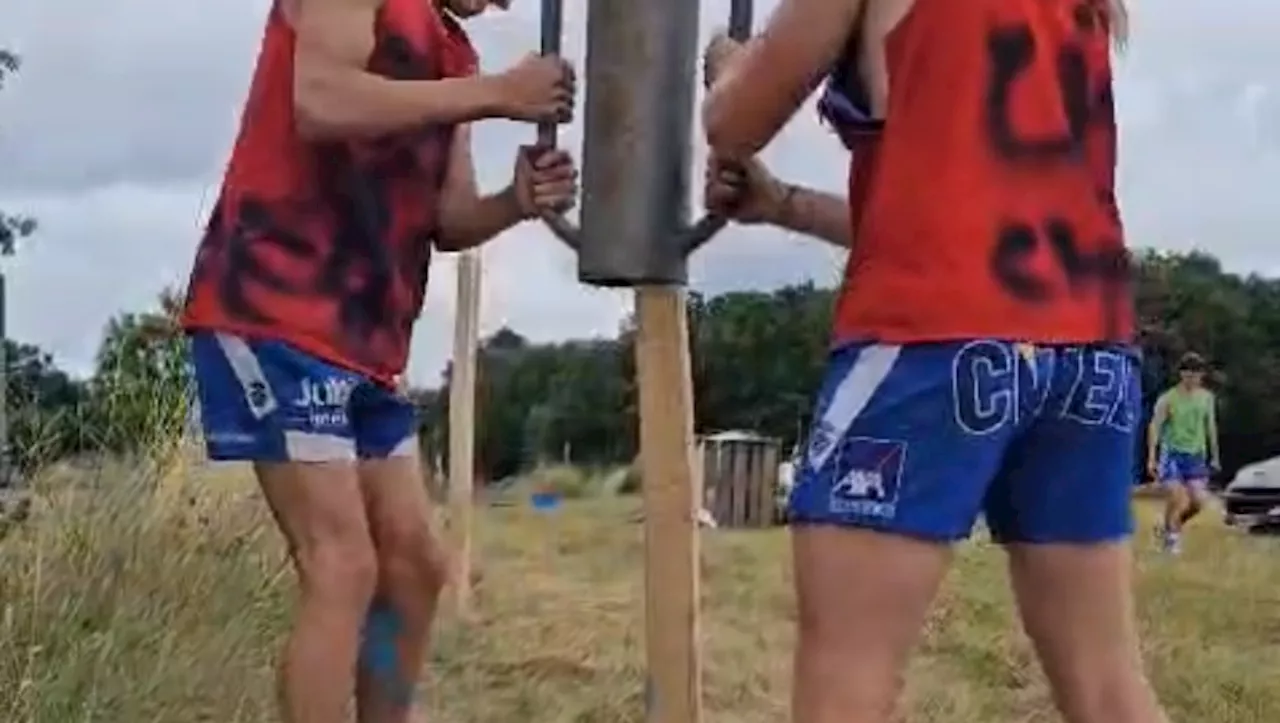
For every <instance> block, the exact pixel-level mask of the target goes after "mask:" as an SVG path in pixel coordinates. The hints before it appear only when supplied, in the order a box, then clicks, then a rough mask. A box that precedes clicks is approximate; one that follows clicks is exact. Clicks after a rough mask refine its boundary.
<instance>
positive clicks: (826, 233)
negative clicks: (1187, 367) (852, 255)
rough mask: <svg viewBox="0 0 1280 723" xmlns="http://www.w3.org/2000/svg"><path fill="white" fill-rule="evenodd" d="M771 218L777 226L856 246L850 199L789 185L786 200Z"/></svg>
mask: <svg viewBox="0 0 1280 723" xmlns="http://www.w3.org/2000/svg"><path fill="white" fill-rule="evenodd" d="M769 221H770V222H771V223H773V224H774V225H775V226H780V227H782V228H785V229H787V230H789V231H795V232H796V233H802V234H805V235H807V236H813V237H815V238H818V239H821V240H823V241H826V242H827V243H830V244H834V245H836V246H839V247H841V248H851V247H852V245H853V223H852V220H851V218H850V216H849V203H848V201H847V200H846V199H844V198H843V197H841V196H837V195H835V194H831V193H826V192H825V191H818V190H814V189H811V188H804V187H802V186H788V188H787V190H786V191H785V193H784V194H783V200H782V203H780V204H779V205H778V209H777V211H776V212H775V213H774V214H773V218H770V219H769Z"/></svg>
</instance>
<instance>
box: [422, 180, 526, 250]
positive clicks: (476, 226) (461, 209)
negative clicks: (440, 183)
mask: <svg viewBox="0 0 1280 723" xmlns="http://www.w3.org/2000/svg"><path fill="white" fill-rule="evenodd" d="M523 220H524V214H522V213H521V212H520V204H519V203H517V202H516V194H515V189H513V188H511V187H508V188H506V189H504V190H502V191H500V192H498V193H495V194H491V195H487V196H479V195H477V196H472V197H471V198H466V199H460V200H458V201H456V202H454V203H451V204H447V205H444V206H442V207H441V210H440V226H439V229H438V231H437V234H436V248H439V249H440V250H441V251H463V250H465V249H469V248H474V247H476V246H480V245H481V244H483V243H485V242H486V241H489V240H490V239H492V238H493V237H495V236H497V235H498V234H500V233H502V232H503V231H506V230H507V229H509V228H511V227H512V226H515V225H516V224H518V223H520V222H521V221H523Z"/></svg>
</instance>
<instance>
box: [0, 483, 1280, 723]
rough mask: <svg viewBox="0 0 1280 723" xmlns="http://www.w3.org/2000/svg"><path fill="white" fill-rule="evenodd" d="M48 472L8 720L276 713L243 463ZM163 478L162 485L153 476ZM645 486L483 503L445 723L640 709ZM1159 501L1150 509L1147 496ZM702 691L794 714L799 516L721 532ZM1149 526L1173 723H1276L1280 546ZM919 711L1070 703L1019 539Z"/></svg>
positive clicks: (545, 720) (959, 620)
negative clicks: (639, 515)
mask: <svg viewBox="0 0 1280 723" xmlns="http://www.w3.org/2000/svg"><path fill="white" fill-rule="evenodd" d="M79 474H80V473H76V474H73V473H70V472H64V473H61V474H57V475H54V478H52V479H49V480H45V481H44V482H43V483H42V485H41V487H40V489H39V494H38V495H37V498H36V504H35V507H34V509H33V517H32V519H31V520H29V521H28V522H27V523H26V524H24V525H22V526H20V527H17V528H15V529H12V530H11V531H10V532H9V534H8V535H7V536H6V537H5V538H4V539H3V540H0V641H3V645H0V721H6V722H9V721H11V722H12V723H80V722H85V723H88V722H90V721H93V722H95V723H147V722H157V723H200V722H203V721H210V722H213V721H216V722H217V723H244V722H255V723H256V722H259V721H261V722H264V723H265V722H267V721H274V720H275V717H274V714H273V709H272V705H273V693H272V682H273V673H272V662H273V657H274V654H275V651H276V648H277V645H278V643H279V641H280V640H281V637H282V635H283V634H284V632H285V630H286V626H287V622H288V614H289V606H290V602H291V595H292V591H291V574H290V572H289V569H288V567H287V565H286V562H285V559H284V556H283V549H282V546H281V544H280V541H279V540H278V538H277V536H276V534H275V532H274V530H273V529H272V528H271V527H270V524H269V517H268V515H267V514H266V512H265V510H264V509H263V507H262V505H261V504H260V502H259V500H258V499H257V497H256V495H255V494H254V492H253V487H252V484H251V483H250V482H249V480H248V479H247V478H246V477H245V476H244V473H243V472H235V471H232V472H228V471H225V470H220V471H217V472H214V471H211V470H204V469H194V470H192V471H190V472H184V473H182V474H181V475H180V476H179V477H172V476H171V477H170V478H169V479H168V481H167V482H166V483H165V484H162V485H159V486H157V485H155V484H148V483H145V482H143V481H138V482H135V483H126V482H122V481H121V480H128V479H130V478H131V475H130V474H128V472H127V471H126V470H114V471H110V470H108V471H106V472H104V473H103V475H102V477H103V481H102V482H101V483H99V484H98V485H95V486H91V487H88V488H86V487H85V486H84V485H83V484H80V485H74V484H72V481H73V480H80V479H81V477H80V476H78V475H79ZM157 489H159V490H160V492H159V493H158V492H157ZM636 504H637V503H636V501H635V500H634V499H631V498H615V499H609V498H604V499H583V500H569V501H566V502H565V506H564V508H563V509H562V510H561V511H560V512H558V513H556V514H553V515H544V514H538V513H534V512H532V511H531V510H528V509H527V508H524V507H505V508H494V509H487V510H484V511H482V512H481V513H480V514H478V515H477V519H476V524H477V527H476V534H477V540H478V545H477V550H478V553H477V557H478V558H479V559H478V563H479V565H480V567H481V568H482V570H483V575H482V577H481V579H480V581H479V582H478V586H477V589H476V601H475V602H476V613H477V614H476V619H475V620H474V621H472V622H470V623H469V624H466V625H463V624H461V623H459V622H458V621H457V620H456V619H455V618H454V617H453V616H452V615H451V614H449V612H448V611H446V612H445V614H444V616H443V618H442V620H441V621H440V624H439V626H438V628H437V637H436V643H435V653H434V660H433V664H432V666H431V671H430V683H429V685H428V686H427V689H426V692H425V695H426V698H427V701H428V708H429V709H430V710H431V712H432V713H433V714H434V717H433V718H432V721H433V722H435V723H484V722H488V721H492V722H493V723H499V722H500V723H513V722H528V723H559V722H564V723H605V722H606V721H607V722H613V721H641V720H643V715H642V697H641V696H642V685H643V678H644V671H643V657H644V656H643V627H642V623H641V607H640V605H641V599H642V597H641V592H642V591H641V587H640V575H641V565H642V552H641V542H640V534H641V528H640V526H639V525H637V524H633V523H631V522H630V521H629V520H630V519H631V517H632V515H633V513H634V512H635V509H636ZM1139 504H1140V511H1141V512H1142V514H1144V515H1147V516H1149V515H1150V514H1151V509H1152V508H1151V506H1150V505H1151V503H1149V502H1145V501H1144V502H1141V503H1139ZM703 534H704V538H703V539H704V545H703V549H704V596H705V597H704V600H703V610H704V622H703V630H704V635H705V642H706V648H705V660H706V675H705V704H706V710H707V716H706V718H707V720H708V721H710V722H712V723H714V722H722V723H754V722H757V721H759V722H761V723H763V722H765V721H770V722H782V721H785V720H786V707H787V697H788V689H789V664H790V651H791V647H792V640H793V638H792V635H793V622H794V605H793V602H792V596H791V587H790V571H789V565H788V553H787V538H786V533H785V531H782V530H773V531H741V532H737V531H723V530H722V531H715V532H704V533H703ZM1148 537H1149V536H1141V537H1140V538H1139V548H1140V549H1139V554H1140V583H1139V593H1140V598H1141V615H1142V625H1143V629H1144V632H1145V635H1146V655H1147V659H1148V661H1149V664H1150V669H1151V674H1152V677H1153V679H1154V681H1155V683H1156V685H1157V686H1158V688H1159V690H1160V693H1161V695H1162V697H1163V699H1164V700H1165V702H1166V704H1167V706H1168V707H1169V711H1170V714H1171V717H1172V720H1173V721H1174V723H1181V722H1183V721H1185V722H1187V723H1275V722H1276V721H1280V675H1278V674H1277V671H1280V584H1278V583H1277V581H1278V580H1280V540H1266V539H1254V538H1249V537H1246V536H1244V535H1241V534H1238V533H1236V532H1233V531H1230V530H1226V529H1224V528H1222V527H1221V526H1220V524H1219V523H1218V521H1217V520H1216V519H1205V520H1199V521H1197V523H1196V524H1195V525H1194V526H1193V529H1192V530H1191V531H1190V532H1189V535H1188V539H1187V550H1186V553H1185V554H1184V556H1183V558H1181V559H1179V560H1177V561H1176V562H1175V561H1170V560H1167V559H1165V558H1163V557H1160V556H1158V555H1157V554H1155V551H1154V550H1153V549H1152V548H1151V544H1150V542H1149V540H1148V539H1147V538H1148ZM904 713H905V719H906V720H907V721H911V722H912V723H944V722H945V723H1029V722H1032V721H1055V720H1057V718H1056V716H1055V715H1054V713H1053V712H1052V709H1051V707H1050V704H1049V698H1048V693H1047V690H1046V688H1045V685H1044V682H1043V679H1042V678H1041V676H1040V674H1039V672H1038V671H1037V669H1036V667H1035V665H1034V662H1033V658H1032V656H1031V654H1030V651H1029V647H1028V644H1027V643H1026V641H1025V640H1024V639H1023V638H1022V636H1021V634H1020V633H1019V632H1018V628H1017V625H1016V622H1015V621H1014V618H1013V616H1012V608H1011V602H1010V597H1009V594H1008V592H1007V588H1006V585H1005V579H1004V568H1003V560H1002V556H1001V554H1000V551H999V550H998V549H997V548H994V547H992V546H990V545H987V544H985V543H982V542H973V543H970V544H967V545H965V546H964V547H963V549H962V551H961V553H960V555H959V559H958V562H957V566H956V569H955V571H954V572H953V574H952V575H951V577H950V579H949V582H948V584H947V586H946V589H945V592H944V593H943V595H942V597H941V599H940V600H939V602H938V605H937V607H936V610H935V613H934V615H933V617H932V619H931V620H930V624H929V627H928V633H927V636H926V640H925V643H924V644H923V646H922V649H921V651H920V654H919V655H918V656H917V658H916V660H915V662H914V664H913V666H912V668H911V671H910V675H909V680H908V689H907V696H906V701H905V710H904Z"/></svg>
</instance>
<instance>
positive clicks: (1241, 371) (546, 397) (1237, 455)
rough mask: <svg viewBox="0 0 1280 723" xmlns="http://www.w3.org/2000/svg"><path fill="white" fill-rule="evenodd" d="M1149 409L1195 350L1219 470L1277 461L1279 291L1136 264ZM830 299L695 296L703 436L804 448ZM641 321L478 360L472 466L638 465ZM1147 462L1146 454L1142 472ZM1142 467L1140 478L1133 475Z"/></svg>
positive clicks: (433, 395) (1151, 261)
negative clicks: (598, 335)
mask: <svg viewBox="0 0 1280 723" xmlns="http://www.w3.org/2000/svg"><path fill="white" fill-rule="evenodd" d="M1137 262H1138V263H1137V264H1136V268H1137V281H1136V285H1135V286H1136V303H1137V308H1138V316H1139V319H1140V322H1139V339H1138V340H1139V344H1140V346H1141V349H1142V352H1143V365H1142V374H1143V390H1144V397H1145V399H1144V402H1145V404H1144V410H1145V412H1146V413H1148V414H1149V412H1150V409H1151V406H1152V404H1153V403H1154V400H1155V397H1156V396H1157V395H1158V394H1159V393H1160V392H1161V391H1162V390H1163V389H1164V388H1165V387H1166V386H1167V385H1169V384H1170V383H1172V382H1173V381H1174V377H1175V373H1174V368H1175V366H1176V364H1177V360H1178V358H1179V357H1180V356H1181V355H1182V354H1183V353H1185V352H1186V351H1189V350H1194V351H1197V352H1199V353H1201V354H1204V355H1205V356H1206V357H1208V358H1209V359H1210V360H1211V362H1212V363H1213V365H1214V372H1213V374H1212V375H1211V377H1210V380H1209V383H1210V385H1211V386H1212V387H1213V389H1214V390H1215V392H1216V393H1217V396H1218V399H1219V405H1220V427H1221V442H1222V456H1223V460H1222V461H1223V465H1224V468H1225V469H1224V472H1226V473H1227V474H1232V473H1234V471H1235V470H1236V469H1238V468H1239V467H1240V466H1242V465H1244V464H1247V463H1249V462H1253V461H1257V460H1259V459H1263V458H1266V457H1269V456H1272V455H1276V454H1280V280H1274V279H1268V278H1263V277H1261V276H1257V275H1249V276H1241V275H1238V274H1232V273H1228V272H1226V271H1224V270H1223V268H1222V266H1221V264H1220V263H1219V262H1218V261H1217V260H1216V259H1215V258H1213V257H1212V256H1209V255H1207V254H1204V253H1190V254H1176V253H1160V252H1154V251H1149V252H1145V253H1142V254H1140V255H1139V257H1138V259H1137ZM834 293H835V292H834V291H833V290H832V289H824V288H818V287H816V286H814V285H812V284H806V285H799V286H790V287H786V288H782V289H778V290H775V291H769V292H754V291H752V292H735V293H729V294H723V295H720V296H715V297H710V298H706V297H703V296H701V295H698V294H696V293H694V294H691V295H690V299H689V304H688V314H689V319H688V321H689V329H690V337H691V342H690V347H691V356H692V362H693V364H692V366H693V377H694V379H693V383H694V394H695V400H696V403H695V426H696V428H697V429H698V430H699V431H700V432H710V431H717V430H727V429H745V430H752V431H755V432H759V433H762V434H765V435H769V436H771V437H775V438H777V439H779V440H781V442H782V444H783V445H784V446H785V448H787V449H791V448H793V447H794V446H795V445H796V444H797V443H799V442H801V441H802V438H803V436H804V433H805V430H806V429H807V427H808V424H809V416H810V405H811V403H812V399H813V397H814V393H815V391H816V390H817V388H818V385H819V383H820V381H821V377H822V373H823V369H824V362H825V358H826V353H827V342H828V338H829V330H830V328H831V312H832V308H833V305H834ZM634 340H635V329H634V325H633V322H631V321H628V322H626V323H625V324H624V325H623V328H622V329H621V330H620V331H619V333H618V334H617V336H616V337H615V338H612V339H594V340H587V341H569V342H562V343H556V344H533V343H530V342H529V341H528V340H526V339H524V338H523V337H521V336H520V335H519V334H518V333H516V332H515V331H513V330H510V329H502V330H500V331H498V332H497V333H496V334H494V335H493V336H491V337H489V338H487V339H485V340H484V341H483V343H482V346H481V349H480V353H479V372H478V381H477V385H478V389H477V397H478V399H477V412H476V415H477V423H478V429H477V435H478V436H477V445H476V446H477V455H478V464H479V466H480V467H481V470H480V471H481V472H482V474H484V475H485V476H487V477H489V478H491V479H497V478H501V477H506V476H508V475H512V474H515V473H517V472H519V471H521V470H524V469H528V468H530V467H533V466H536V465H538V464H542V463H545V462H548V461H565V462H571V463H575V464H587V465H595V464H616V463H625V462H628V461H630V460H631V459H633V458H634V455H635V454H636V451H637V449H636V444H637V432H636V387H635V383H634V362H633V357H634ZM447 401H448V373H447V371H446V373H445V379H444V382H443V385H442V388H441V389H439V390H434V391H423V392H420V402H421V404H422V407H423V409H424V435H426V438H427V441H428V446H429V447H430V448H432V449H435V450H438V451H439V452H440V453H441V454H447V444H446V440H447V434H448V414H447ZM1141 461H1142V457H1141V456H1140V457H1139V464H1141ZM1139 474H1140V470H1135V478H1136V477H1137V475H1139Z"/></svg>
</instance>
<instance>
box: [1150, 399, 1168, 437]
mask: <svg viewBox="0 0 1280 723" xmlns="http://www.w3.org/2000/svg"><path fill="white" fill-rule="evenodd" d="M1168 415H1169V399H1168V398H1167V397H1164V396H1162V397H1160V398H1159V399H1157V400H1156V406H1155V408H1154V409H1152V410H1151V426H1152V427H1154V428H1156V429H1159V428H1160V427H1161V425H1163V424H1164V420H1165V417H1167V416H1168Z"/></svg>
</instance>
